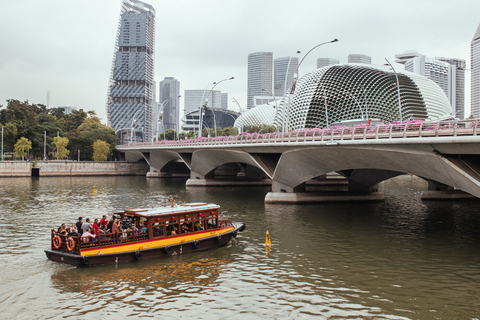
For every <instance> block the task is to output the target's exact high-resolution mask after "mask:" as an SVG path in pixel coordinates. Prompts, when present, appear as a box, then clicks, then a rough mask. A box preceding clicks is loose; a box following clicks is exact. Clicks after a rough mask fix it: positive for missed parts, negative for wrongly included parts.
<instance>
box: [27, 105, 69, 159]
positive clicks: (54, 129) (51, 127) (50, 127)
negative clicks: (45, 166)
mask: <svg viewBox="0 0 480 320" xmlns="http://www.w3.org/2000/svg"><path fill="white" fill-rule="evenodd" d="M58 109H60V108H58ZM36 119H37V125H36V126H35V127H34V128H33V130H32V138H31V139H32V152H31V154H32V153H33V154H34V155H35V156H36V157H43V150H44V148H45V149H46V150H45V151H46V152H47V154H49V153H50V152H52V151H53V145H54V144H53V138H55V137H56V136H57V135H59V136H61V137H64V136H65V133H64V131H63V125H62V123H61V121H59V120H58V118H57V117H56V116H54V115H51V114H48V113H46V114H43V113H41V114H38V115H37V116H36ZM61 120H62V119H61ZM45 132H46V133H47V135H46V137H45ZM45 140H46V141H45Z"/></svg>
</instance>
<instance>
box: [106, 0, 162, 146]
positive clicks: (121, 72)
mask: <svg viewBox="0 0 480 320" xmlns="http://www.w3.org/2000/svg"><path fill="white" fill-rule="evenodd" d="M154 49H155V10H154V9H153V7H152V6H151V5H149V4H147V3H145V2H143V1H138V0H123V2H122V7H121V11H120V19H119V23H118V31H117V39H116V43H115V54H114V57H113V62H112V71H111V75H110V85H109V88H108V97H107V119H108V124H109V125H110V126H111V127H112V128H113V129H114V130H115V132H116V133H117V135H118V137H119V138H120V143H124V142H127V141H150V140H151V139H152V136H153V131H154V128H153V113H154V110H153V109H154V104H155V101H154V90H155V84H154V80H153V70H154ZM132 134H133V136H132Z"/></svg>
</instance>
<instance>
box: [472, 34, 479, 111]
mask: <svg viewBox="0 0 480 320" xmlns="http://www.w3.org/2000/svg"><path fill="white" fill-rule="evenodd" d="M470 59H471V60H470V63H471V64H470V66H471V68H472V69H471V77H472V91H471V96H472V104H471V110H472V115H473V117H474V118H475V119H480V25H479V26H478V28H477V31H476V32H475V35H474V36H473V39H472V42H471V44H470Z"/></svg>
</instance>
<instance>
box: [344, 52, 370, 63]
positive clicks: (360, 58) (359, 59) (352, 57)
mask: <svg viewBox="0 0 480 320" xmlns="http://www.w3.org/2000/svg"><path fill="white" fill-rule="evenodd" d="M348 63H366V64H371V63H372V57H370V56H367V55H364V54H349V55H348Z"/></svg>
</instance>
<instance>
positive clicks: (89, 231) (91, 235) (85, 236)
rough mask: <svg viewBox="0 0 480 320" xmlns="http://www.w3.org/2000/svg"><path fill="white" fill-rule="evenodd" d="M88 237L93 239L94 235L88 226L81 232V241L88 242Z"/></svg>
mask: <svg viewBox="0 0 480 320" xmlns="http://www.w3.org/2000/svg"><path fill="white" fill-rule="evenodd" d="M90 238H92V239H95V235H94V234H92V229H91V228H88V229H87V231H86V232H84V233H82V241H83V243H89V242H90Z"/></svg>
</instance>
